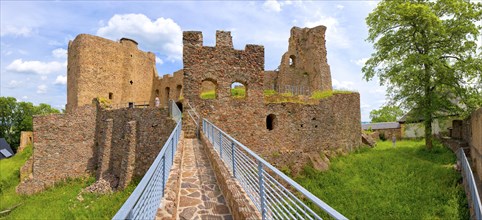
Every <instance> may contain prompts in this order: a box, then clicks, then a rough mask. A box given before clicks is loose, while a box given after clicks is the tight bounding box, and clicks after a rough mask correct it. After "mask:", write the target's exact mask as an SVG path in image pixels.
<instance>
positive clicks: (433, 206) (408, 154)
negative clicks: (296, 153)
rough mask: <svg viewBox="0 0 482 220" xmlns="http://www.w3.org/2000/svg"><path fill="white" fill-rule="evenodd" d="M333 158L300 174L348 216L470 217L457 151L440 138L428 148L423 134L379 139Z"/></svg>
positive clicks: (300, 179) (308, 186)
mask: <svg viewBox="0 0 482 220" xmlns="http://www.w3.org/2000/svg"><path fill="white" fill-rule="evenodd" d="M331 162H332V163H331V165H330V169H329V170H328V171H326V172H319V171H316V170H314V169H313V168H311V167H305V169H304V172H303V174H301V175H300V176H299V177H297V178H295V179H296V181H297V182H299V183H300V184H301V185H303V186H304V187H305V188H306V189H308V190H309V191H310V192H312V193H313V194H314V195H316V196H317V197H318V198H320V199H321V200H323V201H324V202H326V203H327V204H328V205H330V206H331V207H333V208H334V209H336V210H338V211H339V212H340V213H342V214H343V215H345V216H346V217H347V218H349V219H468V218H469V216H468V209H467V201H466V198H465V193H464V190H463V187H462V186H461V185H459V184H458V182H459V180H460V179H461V176H460V174H459V173H458V172H457V171H455V170H454V168H453V165H454V164H455V162H456V157H455V155H454V154H453V153H452V152H451V151H450V150H449V149H447V148H445V147H443V146H441V144H439V143H437V144H436V145H435V146H434V149H433V150H432V151H431V152H429V151H428V150H426V147H425V146H424V141H423V140H418V141H399V142H397V146H396V147H395V148H392V143H391V142H390V141H386V142H378V144H377V147H375V148H364V149H361V150H358V151H357V152H355V153H352V154H350V155H348V156H345V157H339V158H335V159H332V161H331ZM318 211H319V213H321V212H322V211H321V210H318Z"/></svg>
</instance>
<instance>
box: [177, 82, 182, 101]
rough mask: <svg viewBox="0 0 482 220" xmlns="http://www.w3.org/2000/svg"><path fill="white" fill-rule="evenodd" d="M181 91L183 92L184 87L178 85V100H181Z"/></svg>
mask: <svg viewBox="0 0 482 220" xmlns="http://www.w3.org/2000/svg"><path fill="white" fill-rule="evenodd" d="M181 90H182V86H181V85H177V87H176V99H178V100H179V99H181Z"/></svg>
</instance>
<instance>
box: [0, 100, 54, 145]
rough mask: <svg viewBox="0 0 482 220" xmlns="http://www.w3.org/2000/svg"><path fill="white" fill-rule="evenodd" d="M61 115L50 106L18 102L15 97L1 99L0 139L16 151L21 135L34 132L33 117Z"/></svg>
mask: <svg viewBox="0 0 482 220" xmlns="http://www.w3.org/2000/svg"><path fill="white" fill-rule="evenodd" d="M51 113H60V111H59V110H57V109H55V108H52V107H51V106H50V105H48V104H43V103H42V104H40V105H39V106H34V105H33V104H32V103H31V102H17V99H15V98H13V97H0V137H4V138H5V140H6V141H7V142H8V143H9V144H10V145H11V146H12V148H13V149H14V150H15V151H16V148H17V147H18V145H19V144H20V133H21V132H22V131H32V130H33V115H43V114H51Z"/></svg>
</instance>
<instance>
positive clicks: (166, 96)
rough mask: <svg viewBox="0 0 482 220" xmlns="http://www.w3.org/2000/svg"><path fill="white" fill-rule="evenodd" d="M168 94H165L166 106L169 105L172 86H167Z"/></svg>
mask: <svg viewBox="0 0 482 220" xmlns="http://www.w3.org/2000/svg"><path fill="white" fill-rule="evenodd" d="M165 90H166V95H165V98H164V103H165V104H166V106H169V92H170V90H171V89H170V88H169V87H166V89H165Z"/></svg>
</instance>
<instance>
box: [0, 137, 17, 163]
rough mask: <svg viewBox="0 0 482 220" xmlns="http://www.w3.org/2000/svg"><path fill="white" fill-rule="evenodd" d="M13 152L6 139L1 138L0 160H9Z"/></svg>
mask: <svg viewBox="0 0 482 220" xmlns="http://www.w3.org/2000/svg"><path fill="white" fill-rule="evenodd" d="M13 155H14V153H13V150H12V148H11V147H10V144H8V143H7V141H6V140H5V138H0V160H1V159H4V158H9V157H11V156H13Z"/></svg>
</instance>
